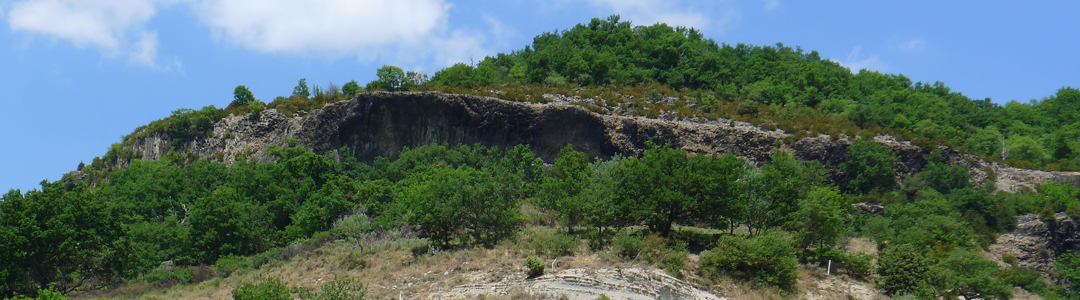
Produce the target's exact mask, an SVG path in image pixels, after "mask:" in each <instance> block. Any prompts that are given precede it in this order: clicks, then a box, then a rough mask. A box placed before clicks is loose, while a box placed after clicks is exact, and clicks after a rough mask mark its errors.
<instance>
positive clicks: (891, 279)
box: [877, 244, 932, 297]
mask: <svg viewBox="0 0 1080 300" xmlns="http://www.w3.org/2000/svg"><path fill="white" fill-rule="evenodd" d="M931 263H932V262H931V261H930V258H929V256H928V255H927V254H926V252H925V251H922V249H919V248H916V247H915V246H913V245H911V244H898V245H889V246H888V247H886V248H885V250H884V251H882V252H881V255H880V256H879V257H878V269H877V273H878V276H880V281H879V282H878V287H879V288H881V289H883V290H885V293H886V294H888V295H890V296H895V295H901V294H915V295H919V296H920V297H926V296H927V294H928V292H929V291H928V290H927V289H928V288H929V284H930V282H928V280H929V279H930V275H931V274H932V273H930V266H931Z"/></svg>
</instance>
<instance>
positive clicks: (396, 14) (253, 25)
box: [195, 0, 450, 55]
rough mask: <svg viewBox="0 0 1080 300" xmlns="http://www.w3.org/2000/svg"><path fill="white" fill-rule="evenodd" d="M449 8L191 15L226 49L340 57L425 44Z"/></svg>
mask: <svg viewBox="0 0 1080 300" xmlns="http://www.w3.org/2000/svg"><path fill="white" fill-rule="evenodd" d="M449 8H450V5H448V4H446V3H443V1H442V0H375V1H355V0H312V1H292V0H204V1H201V2H200V3H198V4H197V5H196V10H195V11H196V14H197V15H198V17H199V19H200V20H201V21H202V22H203V23H204V24H206V25H208V26H209V27H210V28H211V29H212V30H213V32H214V34H215V36H216V37H217V38H219V39H221V40H224V41H226V42H228V43H233V44H236V45H239V46H243V47H246V48H250V49H253V50H257V51H261V52H268V53H294V54H332V55H343V54H347V53H356V52H363V51H368V50H372V48H374V47H382V46H394V45H399V44H402V43H412V42H416V41H419V40H422V39H424V38H427V37H428V36H430V35H431V34H432V33H433V32H435V31H437V30H440V29H444V28H445V27H446V17H447V14H446V12H447V10H448V9H449Z"/></svg>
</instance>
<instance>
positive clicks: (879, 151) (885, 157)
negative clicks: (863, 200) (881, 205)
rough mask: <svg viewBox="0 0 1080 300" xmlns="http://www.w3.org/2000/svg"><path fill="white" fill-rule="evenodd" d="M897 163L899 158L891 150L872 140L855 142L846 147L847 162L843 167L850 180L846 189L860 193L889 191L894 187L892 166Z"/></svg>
mask: <svg viewBox="0 0 1080 300" xmlns="http://www.w3.org/2000/svg"><path fill="white" fill-rule="evenodd" d="M897 161H899V158H897V157H896V154H894V153H893V151H892V150H891V149H889V148H888V147H885V146H884V145H881V144H878V143H877V142H874V140H873V139H872V138H865V137H864V138H860V139H858V140H855V142H853V143H851V146H848V162H847V163H845V165H844V167H843V168H844V169H846V171H847V172H848V175H849V176H851V178H852V179H851V182H849V183H848V189H849V190H851V191H852V192H862V193H866V192H870V191H871V190H874V189H879V190H882V191H887V190H891V189H892V188H893V187H895V186H896V178H895V177H894V176H895V175H894V173H895V171H894V170H893V165H895V164H896V162H897Z"/></svg>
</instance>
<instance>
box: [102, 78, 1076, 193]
mask: <svg viewBox="0 0 1080 300" xmlns="http://www.w3.org/2000/svg"><path fill="white" fill-rule="evenodd" d="M553 98H554V99H552V100H554V101H552V102H550V103H546V104H534V103H523V102H512V101H506V100H501V99H497V98H492V97H482V96H474V95H461V94H446V93H440V92H372V93H364V94H361V95H359V96H357V97H355V98H353V99H351V100H346V101H341V102H337V103H332V104H328V105H326V106H324V107H323V108H321V109H316V110H313V111H309V112H306V114H303V115H302V116H294V117H289V116H287V115H285V114H282V113H279V112H278V111H276V110H273V109H270V110H267V111H264V112H263V113H262V115H261V117H260V118H259V120H258V121H254V120H252V118H251V117H250V115H241V116H236V115H233V116H230V117H227V118H225V119H222V120H220V121H218V122H217V123H216V124H214V129H213V131H212V132H209V133H207V134H206V135H202V136H198V137H196V138H194V139H189V140H185V141H183V142H182V143H181V145H182V146H181V147H179V148H178V149H176V150H178V151H179V152H181V153H186V154H188V155H195V156H197V157H199V158H200V159H208V160H215V161H222V162H226V163H231V162H233V161H235V160H236V159H237V157H247V158H253V159H256V160H258V161H263V162H266V161H273V160H274V158H273V157H271V156H269V155H267V154H265V153H264V151H263V150H264V149H266V147H267V146H269V145H272V144H278V145H284V144H286V139H287V138H288V137H292V138H295V140H294V141H296V142H298V143H299V144H300V145H303V146H304V147H306V148H307V149H309V150H312V151H314V152H316V153H321V154H329V153H336V152H337V151H338V150H339V149H340V148H342V147H348V148H349V154H350V155H353V156H355V157H356V158H358V159H360V160H361V161H370V160H372V159H374V158H375V157H379V156H382V157H387V158H389V159H391V160H393V159H395V158H396V157H397V155H398V153H400V152H401V150H402V149H403V148H404V147H418V146H422V145H428V144H433V143H440V144H442V143H445V144H451V145H454V144H459V143H463V144H477V143H479V144H483V145H487V146H499V147H507V146H514V145H518V144H527V145H529V146H530V147H531V149H532V150H533V151H534V152H535V153H536V154H537V155H538V156H539V157H540V158H542V159H543V160H544V161H547V162H550V161H551V160H552V159H553V158H554V156H555V155H556V154H557V153H558V151H559V149H561V148H562V147H564V146H565V145H567V144H571V145H573V148H574V149H576V150H578V151H582V152H585V153H587V154H589V155H590V156H593V157H602V158H606V157H611V156H614V155H624V156H635V155H638V154H640V153H642V151H644V150H645V149H646V148H647V147H648V144H647V143H648V142H650V141H651V142H652V143H655V144H670V145H671V146H672V147H675V148H679V149H682V150H684V151H687V152H689V153H694V154H708V153H732V154H735V155H737V156H740V157H743V158H746V159H749V160H753V161H757V162H767V161H768V160H769V159H770V157H771V155H772V153H773V152H774V151H790V152H791V153H793V154H794V156H795V157H796V158H798V159H801V160H818V161H820V162H821V163H823V164H825V165H826V166H839V165H840V164H842V163H844V162H845V161H846V160H847V146H848V145H850V144H851V142H852V140H853V137H831V136H827V135H821V136H817V137H806V138H802V139H798V140H794V139H792V138H790V137H791V134H788V133H785V132H783V130H773V131H768V130H764V129H761V128H759V127H756V126H753V125H751V124H749V123H745V122H737V121H734V120H726V119H720V120H694V121H690V120H682V121H673V120H663V119H649V118H643V117H629V116H617V115H602V114H597V113H594V112H591V111H589V110H587V109H584V108H582V107H579V106H576V105H571V104H569V103H568V102H566V101H560V99H559V97H553ZM137 133H138V132H137ZM139 136H141V137H138V138H133V139H134V140H133V141H132V143H130V145H131V146H130V147H131V149H129V150H131V151H133V152H134V153H135V154H136V155H135V156H136V157H139V158H141V159H151V160H153V159H158V158H160V157H161V156H162V155H164V154H165V153H167V152H168V151H169V150H170V148H171V147H172V146H171V141H172V137H170V136H168V134H167V133H148V134H140V135H139ZM874 141H876V142H878V143H880V144H883V145H885V146H887V147H888V148H890V149H892V150H893V151H894V152H895V153H896V154H897V156H898V157H899V158H900V161H899V162H898V163H897V165H896V166H895V169H896V176H897V177H898V178H902V177H904V176H908V175H911V174H914V173H916V172H918V171H919V170H920V169H922V167H923V166H924V165H925V164H926V156H927V155H929V153H930V151H929V150H932V149H923V148H920V147H918V146H915V145H912V144H911V143H908V142H901V141H897V140H895V139H893V138H892V137H890V136H877V137H874ZM938 149H940V150H941V153H942V156H943V158H944V159H945V160H946V161H947V162H948V163H950V164H958V165H965V166H967V167H969V168H970V169H971V171H972V174H974V176H973V178H972V179H973V181H974V182H976V183H982V182H984V180H985V179H986V178H987V176H988V175H989V176H993V178H995V180H996V182H995V183H996V187H997V189H999V190H1004V191H1017V190H1021V189H1033V188H1034V187H1036V186H1037V185H1039V184H1040V183H1041V182H1043V181H1045V180H1058V181H1068V182H1073V183H1074V184H1078V183H1080V181H1078V178H1080V176H1076V175H1074V174H1067V173H1052V172H1043V171H1035V170H1026V169H1019V168H1014V167H1011V166H1008V165H1004V164H1000V163H992V162H987V161H984V160H983V159H981V158H979V157H977V156H973V155H968V154H963V153H961V152H959V151H956V150H953V149H951V148H948V147H945V146H938ZM121 163H122V164H123V162H121ZM830 169H831V170H833V171H831V173H830V177H831V178H830V179H831V180H833V181H841V180H844V179H845V178H846V177H847V176H848V174H844V172H842V171H839V169H838V168H830ZM988 172H992V174H988Z"/></svg>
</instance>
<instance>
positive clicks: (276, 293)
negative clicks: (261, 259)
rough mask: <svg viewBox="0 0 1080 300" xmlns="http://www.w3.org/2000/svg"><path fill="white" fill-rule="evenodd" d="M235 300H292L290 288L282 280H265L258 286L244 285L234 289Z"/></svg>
mask: <svg viewBox="0 0 1080 300" xmlns="http://www.w3.org/2000/svg"><path fill="white" fill-rule="evenodd" d="M232 297H233V300H292V295H291V293H289V288H288V287H286V286H285V284H284V283H281V279H278V278H270V279H265V280H263V281H262V282H260V283H258V284H251V283H250V282H249V283H244V284H243V285H241V286H238V287H236V288H233V290H232Z"/></svg>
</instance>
